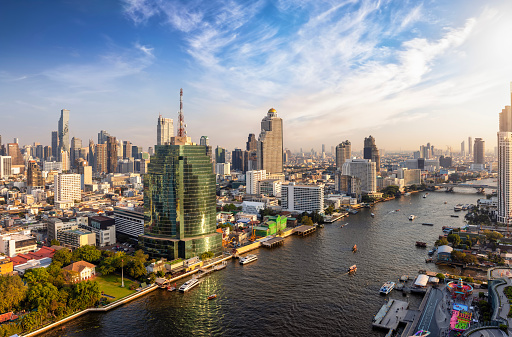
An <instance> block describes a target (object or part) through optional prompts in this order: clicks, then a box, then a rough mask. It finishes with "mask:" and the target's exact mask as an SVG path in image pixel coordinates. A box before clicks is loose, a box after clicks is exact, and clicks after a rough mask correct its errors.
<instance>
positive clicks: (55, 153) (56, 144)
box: [52, 131, 59, 159]
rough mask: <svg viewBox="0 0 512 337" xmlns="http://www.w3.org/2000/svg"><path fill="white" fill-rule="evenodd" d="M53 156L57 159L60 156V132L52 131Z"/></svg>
mask: <svg viewBox="0 0 512 337" xmlns="http://www.w3.org/2000/svg"><path fill="white" fill-rule="evenodd" d="M52 157H53V158H54V159H57V158H58V157H59V132H58V131H52Z"/></svg>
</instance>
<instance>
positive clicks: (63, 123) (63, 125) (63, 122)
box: [59, 109, 70, 152]
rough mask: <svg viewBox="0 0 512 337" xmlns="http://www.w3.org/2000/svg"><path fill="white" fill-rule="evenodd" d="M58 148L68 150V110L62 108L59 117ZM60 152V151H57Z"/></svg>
mask: <svg viewBox="0 0 512 337" xmlns="http://www.w3.org/2000/svg"><path fill="white" fill-rule="evenodd" d="M59 150H64V151H66V152H69V150H70V147H69V110H66V109H62V110H61V111H60V119H59ZM59 152H60V151H59Z"/></svg>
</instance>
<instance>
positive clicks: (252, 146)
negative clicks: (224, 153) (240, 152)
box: [246, 133, 258, 152]
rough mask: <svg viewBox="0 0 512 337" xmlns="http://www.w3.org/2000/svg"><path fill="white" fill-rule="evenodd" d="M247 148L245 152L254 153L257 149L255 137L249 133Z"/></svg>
mask: <svg viewBox="0 0 512 337" xmlns="http://www.w3.org/2000/svg"><path fill="white" fill-rule="evenodd" d="M246 145H247V147H246V150H247V151H249V152H253V151H254V152H255V151H257V149H258V140H257V139H256V135H255V134H254V133H250V134H249V137H247V143H246Z"/></svg>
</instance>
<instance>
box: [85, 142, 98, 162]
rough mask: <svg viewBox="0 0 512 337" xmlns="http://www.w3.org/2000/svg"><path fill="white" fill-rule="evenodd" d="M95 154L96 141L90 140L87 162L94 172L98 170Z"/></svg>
mask: <svg viewBox="0 0 512 337" xmlns="http://www.w3.org/2000/svg"><path fill="white" fill-rule="evenodd" d="M94 152H95V146H94V140H92V139H89V152H88V153H87V162H88V163H89V165H90V166H91V167H92V168H93V170H96V161H95V154H94Z"/></svg>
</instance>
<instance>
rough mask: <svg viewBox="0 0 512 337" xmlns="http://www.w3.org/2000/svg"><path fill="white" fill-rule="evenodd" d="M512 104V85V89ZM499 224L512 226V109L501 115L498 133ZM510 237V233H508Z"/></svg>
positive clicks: (511, 92) (505, 109)
mask: <svg viewBox="0 0 512 337" xmlns="http://www.w3.org/2000/svg"><path fill="white" fill-rule="evenodd" d="M510 89H511V90H510V96H511V102H512V84H511V88H510ZM498 222H500V223H503V224H506V225H507V230H508V227H509V225H510V224H512V109H511V106H509V105H507V106H505V108H504V109H503V110H502V111H501V113H500V125H499V132H498ZM508 234H509V236H510V232H509V233H508Z"/></svg>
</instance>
